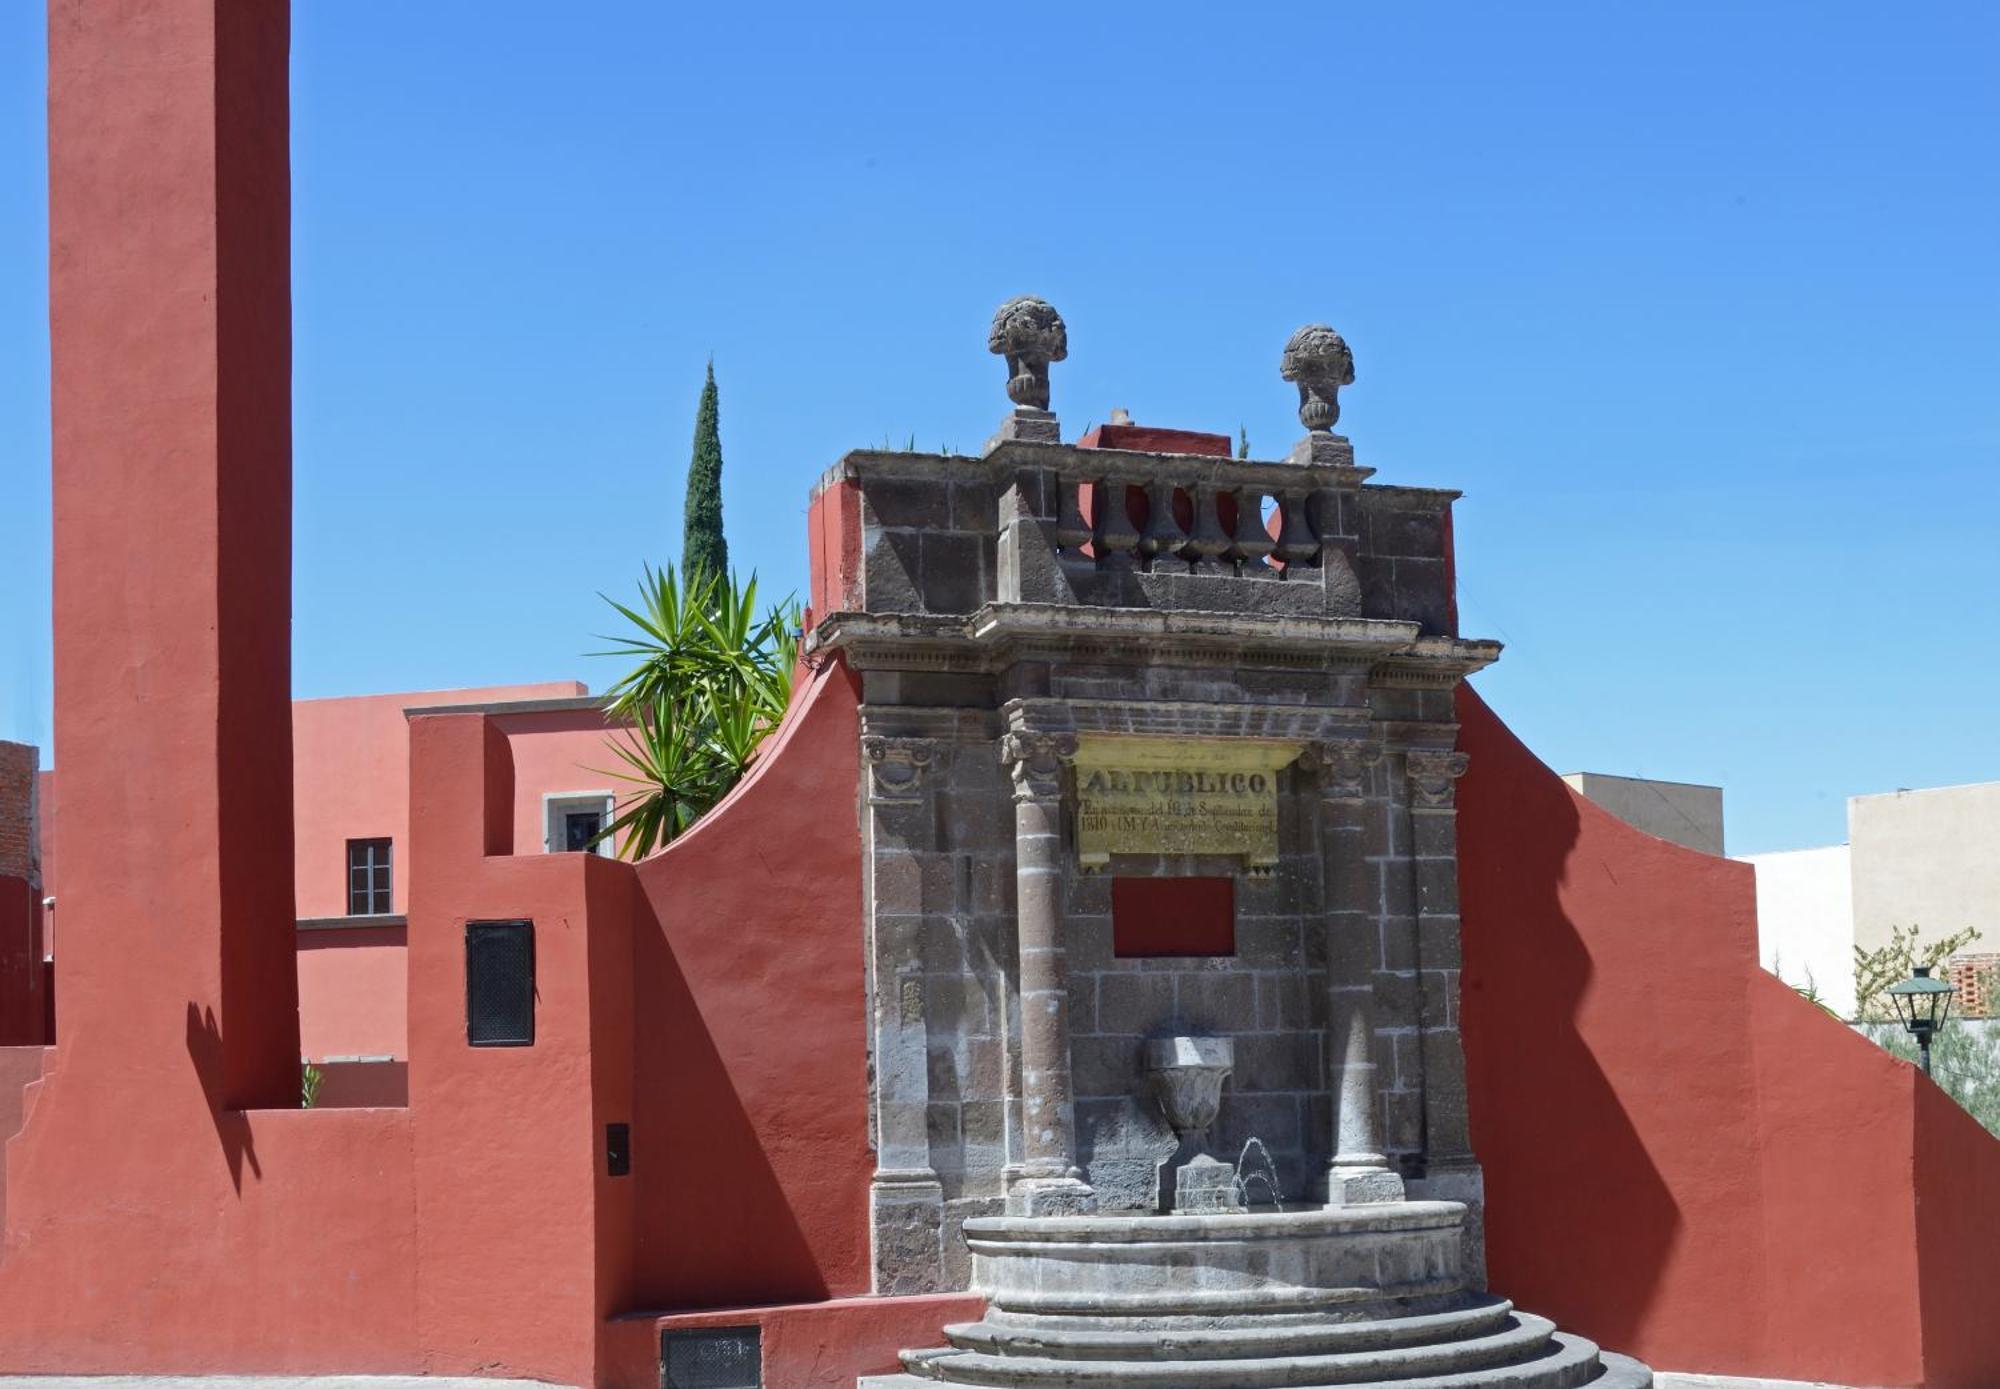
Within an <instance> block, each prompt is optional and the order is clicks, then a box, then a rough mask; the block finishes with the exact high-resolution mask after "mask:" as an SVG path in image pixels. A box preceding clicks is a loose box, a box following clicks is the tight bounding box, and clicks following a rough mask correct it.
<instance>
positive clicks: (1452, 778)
mask: <svg viewBox="0 0 2000 1389" xmlns="http://www.w3.org/2000/svg"><path fill="white" fill-rule="evenodd" d="M1468 760H1469V759H1468V758H1467V757H1466V755H1465V754H1464V753H1462V752H1453V751H1452V750H1451V749H1450V748H1411V749H1410V750H1409V752H1408V753H1406V754H1405V755H1404V763H1405V767H1406V769H1407V770H1408V772H1409V774H1410V804H1411V808H1412V809H1415V810H1449V809H1450V808H1451V804H1452V799H1453V791H1454V786H1453V783H1455V782H1456V781H1457V780H1458V779H1459V778H1460V777H1462V776H1464V775H1465V768H1466V765H1467V762H1468Z"/></svg>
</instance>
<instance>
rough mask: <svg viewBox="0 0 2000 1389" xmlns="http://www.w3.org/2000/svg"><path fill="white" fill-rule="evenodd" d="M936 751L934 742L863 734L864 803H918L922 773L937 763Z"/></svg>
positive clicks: (880, 734) (920, 797)
mask: <svg viewBox="0 0 2000 1389" xmlns="http://www.w3.org/2000/svg"><path fill="white" fill-rule="evenodd" d="M940 750H941V745H940V744H939V742H938V740H937V739H935V738H899V737H894V736H891V735H888V734H882V733H867V734H863V735H862V738H861V755H862V757H863V758H864V759H866V761H867V763H868V774H869V775H868V803H869V804H870V805H877V804H881V803H883V802H896V803H900V802H905V801H916V800H922V799H923V796H924V780H925V773H926V772H928V771H929V770H930V769H931V766H932V764H933V763H935V762H936V761H937V760H938V755H939V752H940Z"/></svg>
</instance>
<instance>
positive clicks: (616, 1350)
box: [606, 1293, 986, 1389]
mask: <svg viewBox="0 0 2000 1389" xmlns="http://www.w3.org/2000/svg"><path fill="white" fill-rule="evenodd" d="M985 1312H986V1299H985V1298H983V1297H972V1296H968V1295H966V1294H963V1293H953V1294H945V1295H941V1296H935V1297H850V1298H837V1299H834V1300H831V1301H827V1302H808V1303H795V1304H789V1305H783V1306H776V1307H744V1308H736V1309H732V1310H729V1311H721V1312H682V1313H679V1314H677V1315H673V1316H664V1317H653V1316H632V1317H626V1318H622V1319H620V1320H618V1321H615V1322H613V1323H612V1325H611V1329H610V1335H609V1338H608V1342H607V1344H608V1346H609V1349H610V1354H609V1363H608V1377H607V1380H606V1382H607V1384H608V1385H610V1386H611V1389H657V1386H658V1385H659V1382H660V1368H659V1355H660V1335H661V1333H662V1332H673V1331H692V1330H697V1329H700V1328H704V1327H716V1326H731V1327H742V1326H755V1327H756V1328H757V1329H758V1333H759V1344H760V1348H761V1349H762V1351H763V1355H764V1383H765V1384H766V1385H768V1386H770V1389H854V1381H855V1379H856V1377H858V1376H860V1375H870V1374H893V1373H896V1372H897V1371H899V1370H900V1369H901V1368H902V1366H901V1363H900V1362H899V1361H898V1359H897V1353H898V1352H899V1351H901V1350H904V1349H907V1348H921V1347H926V1346H941V1345H943V1344H944V1336H943V1334H942V1331H941V1328H943V1327H944V1326H945V1325H947V1324H948V1323H951V1322H963V1321H978V1320H979V1318H980V1317H981V1316H983V1315H984V1314H985Z"/></svg>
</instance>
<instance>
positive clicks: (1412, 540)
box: [820, 440, 1458, 636]
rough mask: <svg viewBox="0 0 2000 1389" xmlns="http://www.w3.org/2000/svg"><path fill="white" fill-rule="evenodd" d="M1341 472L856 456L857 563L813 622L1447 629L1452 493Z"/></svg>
mask: <svg viewBox="0 0 2000 1389" xmlns="http://www.w3.org/2000/svg"><path fill="white" fill-rule="evenodd" d="M1370 471H1371V470H1369V469H1367V468H1360V467H1355V466H1353V465H1352V464H1351V463H1339V464H1326V463H1301V462H1297V461H1293V462H1268V461H1254V460H1239V459H1228V458H1215V457H1205V456H1198V455H1193V454H1159V453H1138V452H1132V451H1126V450H1120V449H1099V448H1083V447H1078V446H1075V445H1067V444H1056V443H1046V442H1040V441H1032V440H1009V441H1005V442H1002V443H1000V444H998V445H996V446H995V447H994V448H993V449H992V450H990V451H989V452H988V453H987V454H986V455H985V456H984V457H983V458H968V457H962V456H956V455H949V454H917V453H881V452H858V453H852V454H849V455H848V456H847V457H846V458H844V459H842V460H841V462H840V463H839V464H838V465H837V466H836V467H835V468H834V469H833V470H832V471H831V472H830V473H829V474H828V475H827V476H826V478H825V479H824V480H823V481H822V483H821V487H820V491H821V494H822V495H823V496H824V494H826V493H828V492H830V491H835V490H839V491H841V492H842V493H843V495H845V496H846V497H847V498H848V502H847V504H846V507H845V510H844V512H843V513H842V514H843V515H845V516H846V517H849V518H851V519H850V520H849V521H848V522H847V524H850V525H851V526H852V527H853V534H852V538H851V540H849V541H845V542H843V543H845V544H851V546H852V547H853V550H854V551H855V552H856V564H855V566H854V569H853V571H852V573H851V575H850V578H849V582H848V586H847V588H846V590H845V591H844V592H842V593H840V594H838V595H836V596H834V597H833V598H832V600H831V606H829V607H828V609H827V610H828V611H832V610H835V609H836V608H838V609H844V610H847V611H865V612H874V613H883V612H903V613H939V614H942V613H971V612H974V611H976V610H978V609H979V608H980V607H983V606H985V605H986V604H989V603H1047V604H1061V605H1080V606H1086V607H1131V608H1147V609H1154V610H1162V609H1165V610H1176V609H1178V610H1184V611H1201V612H1246V613H1265V614H1270V615H1274V616H1315V617H1319V616H1325V617H1369V618H1385V619H1392V620H1399V621H1413V622H1416V623H1417V624H1418V626H1419V628H1420V629H1421V630H1422V631H1423V632H1424V633H1425V634H1426V635H1439V636H1449V635H1455V634H1456V626H1457V623H1456V614H1455V612H1454V611H1453V602H1452V594H1451V563H1450V541H1449V534H1450V530H1449V527H1450V521H1449V517H1450V507H1451V503H1452V501H1453V499H1455V498H1456V497H1457V495H1458V494H1457V493H1456V492H1451V491H1444V490H1439V489H1430V488H1411V487H1385V486H1377V485H1368V484H1367V482H1366V480H1367V478H1368V477H1369V475H1370Z"/></svg>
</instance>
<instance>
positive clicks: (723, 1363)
mask: <svg viewBox="0 0 2000 1389" xmlns="http://www.w3.org/2000/svg"><path fill="white" fill-rule="evenodd" d="M763 1383H764V1339H763V1329H762V1328H761V1327H756V1326H715V1327H702V1328H701V1329H699V1330H695V1331H662V1332H661V1333H660V1389H762V1387H763Z"/></svg>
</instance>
